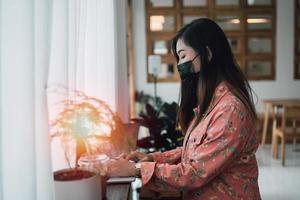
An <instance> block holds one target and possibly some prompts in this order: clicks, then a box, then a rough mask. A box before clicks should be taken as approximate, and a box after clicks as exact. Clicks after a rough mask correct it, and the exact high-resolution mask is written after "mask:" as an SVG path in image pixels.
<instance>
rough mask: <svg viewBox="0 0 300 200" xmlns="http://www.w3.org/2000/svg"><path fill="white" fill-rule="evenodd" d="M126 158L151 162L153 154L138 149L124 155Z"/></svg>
mask: <svg viewBox="0 0 300 200" xmlns="http://www.w3.org/2000/svg"><path fill="white" fill-rule="evenodd" d="M124 157H125V159H126V160H133V161H135V162H152V161H153V156H152V155H151V154H145V153H141V152H138V151H133V152H131V153H130V154H128V155H127V156H124Z"/></svg>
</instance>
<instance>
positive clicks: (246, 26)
mask: <svg viewBox="0 0 300 200" xmlns="http://www.w3.org/2000/svg"><path fill="white" fill-rule="evenodd" d="M299 1H300V0H297V2H298V3H299ZM275 8H276V5H275V0H146V18H147V20H146V21H147V58H148V56H149V55H153V54H155V55H160V56H161V60H162V64H161V66H160V67H161V70H160V72H161V73H162V74H159V75H158V81H160V82H170V81H178V80H179V75H178V73H177V70H176V63H175V62H176V61H175V59H174V58H173V55H172V52H171V44H170V43H171V39H172V37H173V36H174V35H175V33H176V31H177V30H179V29H180V28H181V27H182V26H184V25H185V24H188V23H189V22H191V21H192V20H194V19H197V18H200V17H208V18H211V19H213V20H214V21H216V22H217V23H218V24H219V26H220V27H222V29H223V30H224V32H225V34H226V36H227V37H228V41H229V43H230V45H231V48H232V51H233V53H234V55H235V58H236V60H237V63H238V64H239V66H240V67H241V69H242V70H243V72H244V73H245V75H246V76H247V78H248V79H250V80H273V79H274V78H275V62H274V59H275V30H276V27H275V25H276V18H275V16H276V13H275V10H276V9H275ZM297 8H299V4H298V7H297ZM297 17H298V19H299V20H298V22H297V23H298V29H297V30H299V29H300V22H299V21H300V14H298V16H297ZM297 33H298V37H297V42H298V43H297V44H299V45H298V50H299V51H298V54H297V55H298V57H297V66H298V67H297V72H298V75H299V74H300V70H299V69H300V34H299V33H300V31H298V32H297ZM295 69H296V67H295ZM148 72H149V69H148ZM148 81H150V82H151V81H153V79H152V76H151V74H149V73H148Z"/></svg>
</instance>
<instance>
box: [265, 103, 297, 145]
mask: <svg viewBox="0 0 300 200" xmlns="http://www.w3.org/2000/svg"><path fill="white" fill-rule="evenodd" d="M262 102H263V104H264V108H265V111H264V124H263V132H262V141H261V144H262V145H264V144H265V143H266V136H267V128H268V121H269V114H270V113H271V114H272V119H274V118H275V109H276V108H278V107H283V106H297V107H298V106H300V99H264V100H263V101H262ZM273 121H274V120H273Z"/></svg>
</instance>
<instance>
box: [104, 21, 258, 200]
mask: <svg viewBox="0 0 300 200" xmlns="http://www.w3.org/2000/svg"><path fill="white" fill-rule="evenodd" d="M172 49H173V53H174V55H175V57H176V60H177V62H178V72H179V74H180V77H181V99H180V106H179V111H178V121H179V125H180V127H181V129H182V131H183V133H184V134H185V139H184V143H183V147H180V148H177V149H175V150H171V151H167V152H164V153H160V152H157V153H153V154H143V153H139V152H137V151H136V152H132V153H131V154H129V155H128V156H127V159H128V160H136V159H139V160H140V161H141V171H140V175H141V179H142V183H143V185H145V186H147V188H152V189H154V190H156V191H157V190H158V191H159V190H174V189H175V190H179V191H182V192H183V196H184V199H222V200H223V199H251V200H254V199H260V193H259V188H258V168H257V162H256V157H255V152H256V150H257V148H258V142H257V139H256V135H255V123H256V112H255V107H254V104H253V99H252V92H251V88H250V86H249V83H248V81H247V80H246V78H245V76H244V75H243V73H242V72H241V70H240V68H239V66H238V65H237V63H236V61H235V58H234V56H233V54H232V51H231V49H230V46H229V43H228V40H227V38H226V36H225V34H224V32H223V31H222V30H221V28H220V27H219V26H218V25H217V24H216V23H215V22H213V21H212V20H210V19H206V18H202V19H197V20H194V21H193V22H191V23H190V24H188V25H186V26H184V27H183V28H182V29H181V30H179V31H178V33H177V34H176V35H175V37H174V39H173V43H172ZM120 164H122V169H120V168H118V167H117V166H120ZM110 169H111V170H110V172H109V173H110V174H112V175H113V174H114V173H115V174H118V175H132V174H134V173H135V168H134V165H133V164H132V163H131V162H127V161H126V160H119V161H116V162H114V163H111V168H110Z"/></svg>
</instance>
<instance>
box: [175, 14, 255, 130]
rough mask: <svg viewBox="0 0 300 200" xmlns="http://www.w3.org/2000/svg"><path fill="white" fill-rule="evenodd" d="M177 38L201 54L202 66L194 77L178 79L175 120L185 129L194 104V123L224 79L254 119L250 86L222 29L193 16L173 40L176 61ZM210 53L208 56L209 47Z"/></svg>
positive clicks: (197, 120)
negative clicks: (177, 107)
mask: <svg viewBox="0 0 300 200" xmlns="http://www.w3.org/2000/svg"><path fill="white" fill-rule="evenodd" d="M178 39H182V40H183V42H184V43H185V44H186V45H188V46H190V47H192V48H193V49H194V50H195V51H196V53H197V54H199V56H200V61H201V69H200V72H199V73H197V74H195V75H194V77H191V78H189V79H186V80H184V81H181V95H180V102H179V110H178V123H179V125H180V127H181V129H182V130H183V132H184V133H185V132H186V131H187V129H188V126H189V124H190V122H191V121H192V119H193V116H194V112H193V108H195V107H197V106H200V112H199V113H198V114H197V116H196V121H195V123H194V126H193V127H195V126H196V125H197V124H198V123H199V122H200V121H201V119H202V116H203V115H204V114H205V113H206V111H207V109H208V107H209V105H210V103H211V100H212V98H213V94H214V91H215V89H216V87H217V86H218V84H219V83H220V82H222V81H225V82H226V83H228V84H229V85H230V87H231V88H232V90H231V91H232V92H233V94H234V95H235V96H237V98H239V99H240V100H241V101H242V102H243V104H244V105H245V107H246V108H247V109H248V110H249V112H250V114H251V116H252V118H253V119H256V118H257V117H256V111H255V106H254V103H253V97H252V90H251V87H250V85H249V83H248V81H247V79H246V77H245V76H244V74H243V72H242V71H241V69H240V67H239V66H238V64H237V62H236V60H235V58H234V56H233V54H232V51H231V48H230V45H229V42H228V40H227V38H226V36H225V34H224V32H223V31H222V29H221V28H220V27H219V26H218V25H217V24H216V23H215V22H214V21H212V20H210V19H207V18H201V19H196V20H194V21H192V22H191V23H189V24H187V25H185V26H184V27H183V28H182V29H180V30H179V31H178V32H177V34H176V35H175V37H174V38H173V40H172V51H173V54H174V55H175V57H176V60H177V62H178V61H179V57H178V55H177V53H176V52H177V51H176V44H177V41H178ZM208 49H209V50H210V51H211V54H212V57H211V59H209V51H208Z"/></svg>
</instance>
